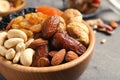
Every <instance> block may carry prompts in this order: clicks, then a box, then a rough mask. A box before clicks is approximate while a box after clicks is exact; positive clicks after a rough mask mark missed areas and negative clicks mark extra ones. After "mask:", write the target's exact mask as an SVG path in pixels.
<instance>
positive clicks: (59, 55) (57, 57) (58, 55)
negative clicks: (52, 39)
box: [51, 49, 66, 66]
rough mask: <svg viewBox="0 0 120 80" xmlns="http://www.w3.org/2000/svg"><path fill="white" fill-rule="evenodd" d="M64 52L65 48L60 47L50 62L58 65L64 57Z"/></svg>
mask: <svg viewBox="0 0 120 80" xmlns="http://www.w3.org/2000/svg"><path fill="white" fill-rule="evenodd" d="M65 54H66V50H65V49H61V50H60V51H58V52H57V53H56V54H55V55H54V56H53V58H52V60H51V64H52V65H53V66H54V65H59V64H60V63H62V62H63V60H64V57H65Z"/></svg>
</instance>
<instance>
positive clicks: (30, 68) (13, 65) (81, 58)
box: [0, 22, 95, 73]
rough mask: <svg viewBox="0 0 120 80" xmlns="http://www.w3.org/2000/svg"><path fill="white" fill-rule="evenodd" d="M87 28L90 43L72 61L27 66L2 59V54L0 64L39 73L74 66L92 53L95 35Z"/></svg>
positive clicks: (21, 70) (22, 70)
mask: <svg viewBox="0 0 120 80" xmlns="http://www.w3.org/2000/svg"><path fill="white" fill-rule="evenodd" d="M85 23H86V22H85ZM87 26H88V25H87ZM88 29H89V31H90V33H89V36H90V44H89V46H88V48H87V50H86V51H85V52H84V53H83V54H82V55H81V56H80V57H79V58H77V59H75V60H73V61H70V62H67V63H64V64H60V65H56V66H49V67H28V66H23V65H18V64H13V63H12V62H11V61H8V60H6V59H4V58H3V57H2V56H0V64H1V65H4V66H7V67H8V68H9V69H13V70H17V71H20V72H41V73H48V72H55V71H61V70H65V69H68V68H71V67H74V66H76V65H78V64H80V63H81V62H83V61H84V60H85V59H87V58H88V57H89V56H90V55H91V54H92V53H93V50H94V46H95V35H94V32H93V30H92V28H91V27H90V26H88Z"/></svg>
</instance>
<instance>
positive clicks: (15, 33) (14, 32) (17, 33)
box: [8, 29, 27, 42]
mask: <svg viewBox="0 0 120 80" xmlns="http://www.w3.org/2000/svg"><path fill="white" fill-rule="evenodd" d="M8 38H9V39H10V38H22V39H23V40H24V41H25V42H26V41H27V35H26V34H25V33H24V32H23V31H21V30H19V29H11V30H9V31H8Z"/></svg>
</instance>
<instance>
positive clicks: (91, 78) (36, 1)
mask: <svg viewBox="0 0 120 80" xmlns="http://www.w3.org/2000/svg"><path fill="white" fill-rule="evenodd" d="M51 1H52V4H50V2H51ZM61 1H62V0H27V5H26V7H36V6H40V5H44V4H46V5H51V6H57V7H58V8H61V7H62V6H63V5H62V2H61ZM102 5H103V8H108V4H106V1H105V0H102ZM97 17H101V18H102V19H105V20H114V19H115V20H119V18H120V16H117V15H116V14H115V13H109V14H104V15H103V13H99V14H98V15H97ZM103 38H105V39H107V42H106V43H105V44H100V41H101V40H102V39H103ZM119 45H120V25H119V27H118V28H117V29H116V30H115V31H114V33H113V34H112V35H111V36H108V35H105V34H103V33H100V32H97V33H96V46H95V50H94V54H93V56H92V59H91V61H90V64H89V65H88V68H87V69H86V70H85V72H84V73H83V74H82V75H81V76H80V77H79V78H78V79H77V80H120V48H119ZM0 80H5V78H4V77H3V76H2V75H0Z"/></svg>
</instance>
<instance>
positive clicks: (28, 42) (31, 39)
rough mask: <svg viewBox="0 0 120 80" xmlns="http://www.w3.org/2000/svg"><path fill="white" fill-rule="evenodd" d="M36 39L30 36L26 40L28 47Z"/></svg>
mask: <svg viewBox="0 0 120 80" xmlns="http://www.w3.org/2000/svg"><path fill="white" fill-rule="evenodd" d="M33 41H34V39H33V38H30V39H29V40H28V41H27V42H25V46H26V48H28V46H29V45H30V44H31V43H32V42H33Z"/></svg>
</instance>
